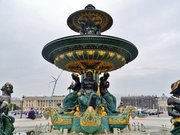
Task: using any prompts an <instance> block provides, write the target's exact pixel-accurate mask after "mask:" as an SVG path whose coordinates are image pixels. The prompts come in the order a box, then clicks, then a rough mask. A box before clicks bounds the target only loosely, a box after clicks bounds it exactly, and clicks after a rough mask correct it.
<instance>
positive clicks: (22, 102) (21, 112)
mask: <svg viewBox="0 0 180 135" xmlns="http://www.w3.org/2000/svg"><path fill="white" fill-rule="evenodd" d="M24 98H25V96H22V101H21V115H20V119H21V118H22V113H23V102H24Z"/></svg>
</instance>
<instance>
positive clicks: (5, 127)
mask: <svg viewBox="0 0 180 135" xmlns="http://www.w3.org/2000/svg"><path fill="white" fill-rule="evenodd" d="M1 90H2V96H1V97H0V135H13V131H14V125H13V123H14V121H15V119H14V118H13V117H12V116H8V111H9V106H8V105H9V103H10V101H11V93H12V92H13V86H12V85H11V84H10V83H6V84H5V85H4V86H3V87H2V88H1Z"/></svg>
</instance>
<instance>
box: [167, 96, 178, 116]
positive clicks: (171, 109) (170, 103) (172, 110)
mask: <svg viewBox="0 0 180 135" xmlns="http://www.w3.org/2000/svg"><path fill="white" fill-rule="evenodd" d="M175 101H176V100H174V98H172V97H171V98H169V99H168V100H167V103H168V108H167V110H168V115H169V116H172V117H180V112H177V110H175V106H176V102H175ZM177 107H179V106H177Z"/></svg>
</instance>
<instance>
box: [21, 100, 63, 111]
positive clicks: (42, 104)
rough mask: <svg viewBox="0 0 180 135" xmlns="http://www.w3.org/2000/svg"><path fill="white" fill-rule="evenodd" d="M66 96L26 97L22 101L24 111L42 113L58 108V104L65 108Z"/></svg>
mask: <svg viewBox="0 0 180 135" xmlns="http://www.w3.org/2000/svg"><path fill="white" fill-rule="evenodd" d="M64 98H65V96H53V97H48V96H43V97H37V96H35V97H24V98H23V100H22V103H23V111H29V110H30V109H31V108H34V109H35V110H37V111H39V112H42V111H43V110H44V109H45V108H47V107H49V106H51V107H57V104H61V107H62V106H63V100H64Z"/></svg>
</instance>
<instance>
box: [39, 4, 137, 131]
mask: <svg viewBox="0 0 180 135" xmlns="http://www.w3.org/2000/svg"><path fill="white" fill-rule="evenodd" d="M112 23H113V19H112V17H111V16H110V15H109V14H107V13H106V12H103V11H101V10H97V9H96V8H95V7H94V6H93V5H91V4H89V5H87V6H86V7H85V9H83V10H79V11H76V12H74V13H72V14H71V15H70V16H69V17H68V19H67V24H68V26H69V27H70V28H71V29H72V30H74V31H75V32H78V33H80V35H73V36H67V37H63V38H59V39H56V40H54V41H51V42H50V43H48V44H47V45H45V46H44V48H43V50H42V56H43V57H44V59H45V60H47V61H48V62H50V63H52V64H54V65H56V66H57V67H58V68H60V69H62V70H66V71H69V72H72V79H73V80H74V81H75V84H72V85H70V86H69V89H72V90H73V91H72V92H71V93H70V94H68V95H67V96H66V98H65V99H64V104H63V105H64V106H63V108H64V112H63V113H62V114H59V113H58V111H57V109H56V108H52V107H49V108H47V109H46V111H48V112H49V113H50V117H51V122H52V126H53V129H55V130H60V131H62V130H63V131H64V132H66V134H67V133H82V134H98V133H106V134H107V133H112V132H113V131H114V132H115V131H116V129H120V130H122V129H124V128H125V127H127V126H129V118H130V112H131V111H132V110H133V108H132V107H129V108H127V109H124V111H123V112H122V113H119V112H117V111H116V98H115V97H114V96H113V95H112V94H111V93H110V92H109V91H108V87H109V82H108V78H109V76H110V74H109V73H108V72H110V71H113V70H117V69H119V68H121V67H122V66H124V65H125V64H127V63H129V62H131V61H132V60H134V59H135V58H136V57H137V55H138V50H137V48H136V47H135V46H134V45H133V44H132V43H131V42H129V41H127V40H125V39H121V38H117V37H113V36H108V35H101V33H102V32H104V31H106V30H108V29H109V28H110V27H111V26H112ZM102 74H103V76H102V77H100V75H102ZM79 75H80V76H81V78H79Z"/></svg>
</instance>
